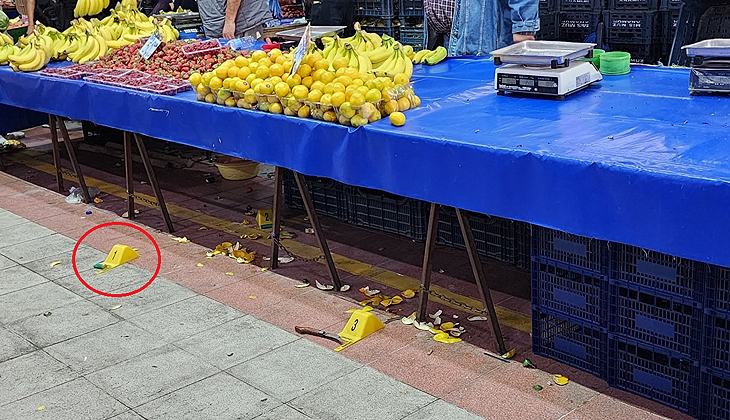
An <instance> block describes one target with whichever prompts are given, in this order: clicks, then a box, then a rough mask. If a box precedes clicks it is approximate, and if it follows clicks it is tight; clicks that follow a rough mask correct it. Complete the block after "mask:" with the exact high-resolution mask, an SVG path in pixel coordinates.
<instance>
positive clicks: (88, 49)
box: [66, 32, 109, 64]
mask: <svg viewBox="0 0 730 420" xmlns="http://www.w3.org/2000/svg"><path fill="white" fill-rule="evenodd" d="M71 44H72V45H71V46H70V47H69V49H68V50H66V51H67V53H68V60H70V61H73V62H74V63H79V64H83V63H86V62H88V61H92V60H96V59H98V58H99V57H101V56H103V55H105V54H106V53H107V51H108V50H109V47H108V46H107V45H106V41H105V40H104V37H103V36H101V35H100V34H99V33H89V32H87V33H84V34H82V35H79V36H78V37H77V38H76V39H75V40H74V41H72V42H71Z"/></svg>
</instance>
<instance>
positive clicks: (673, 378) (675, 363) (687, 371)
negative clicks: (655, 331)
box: [608, 334, 700, 415]
mask: <svg viewBox="0 0 730 420" xmlns="http://www.w3.org/2000/svg"><path fill="white" fill-rule="evenodd" d="M608 342H609V344H608V346H609V349H608V357H609V358H608V360H609V362H608V383H609V385H611V386H615V387H616V388H619V389H623V390H626V391H630V392H633V393H635V394H638V395H641V396H643V397H646V398H648V399H650V400H654V401H658V402H661V403H663V404H666V405H668V406H670V407H673V408H676V409H677V410H680V411H683V412H685V413H688V414H691V415H695V414H696V413H697V411H698V409H699V407H698V406H699V401H698V400H699V389H700V385H699V382H700V381H699V380H698V379H700V367H699V364H698V363H697V362H696V361H692V360H689V359H687V358H686V357H684V356H681V355H678V354H675V353H672V352H670V351H667V350H665V349H660V348H657V347H654V346H651V345H647V344H644V343H640V342H638V341H634V340H631V339H629V338H626V337H621V336H618V335H613V334H609V339H608Z"/></svg>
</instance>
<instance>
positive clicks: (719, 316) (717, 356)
mask: <svg viewBox="0 0 730 420" xmlns="http://www.w3.org/2000/svg"><path fill="white" fill-rule="evenodd" d="M704 328H705V333H704V338H703V340H704V343H703V351H702V353H703V354H702V363H703V365H704V366H706V367H709V368H712V369H716V370H720V371H723V372H727V373H728V375H730V313H728V312H722V311H711V310H706V311H705V326H704Z"/></svg>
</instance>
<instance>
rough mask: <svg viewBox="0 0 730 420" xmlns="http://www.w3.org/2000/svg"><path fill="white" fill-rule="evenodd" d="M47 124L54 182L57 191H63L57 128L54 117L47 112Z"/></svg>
mask: <svg viewBox="0 0 730 420" xmlns="http://www.w3.org/2000/svg"><path fill="white" fill-rule="evenodd" d="M48 125H49V126H50V127H51V144H52V146H53V166H54V167H55V168H56V184H57V185H58V192H60V193H61V194H63V193H65V189H64V188H63V174H62V173H61V151H60V149H59V148H58V128H57V127H56V118H55V117H54V116H53V115H50V114H48Z"/></svg>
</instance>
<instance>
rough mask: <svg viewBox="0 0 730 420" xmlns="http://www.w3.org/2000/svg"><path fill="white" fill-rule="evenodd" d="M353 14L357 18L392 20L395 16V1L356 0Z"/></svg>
mask: <svg viewBox="0 0 730 420" xmlns="http://www.w3.org/2000/svg"><path fill="white" fill-rule="evenodd" d="M353 14H354V15H355V16H373V17H381V18H392V17H394V16H395V7H394V6H393V0H375V1H371V0H355V5H354V9H353Z"/></svg>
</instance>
